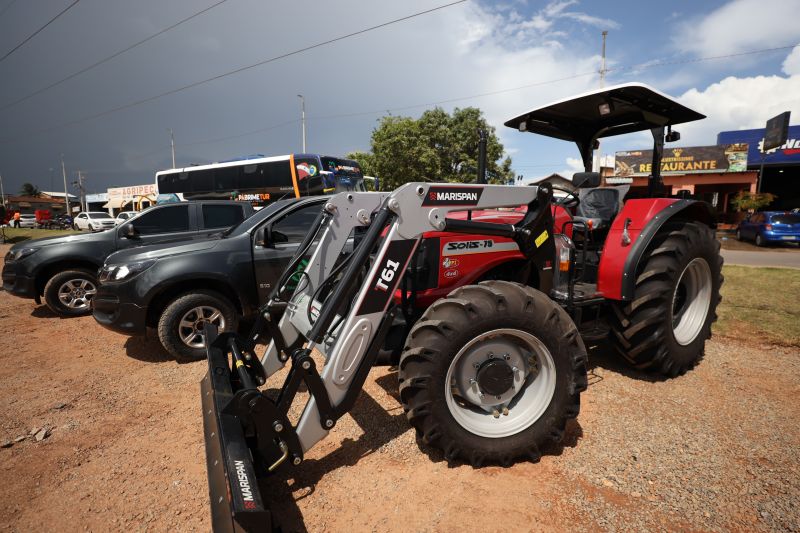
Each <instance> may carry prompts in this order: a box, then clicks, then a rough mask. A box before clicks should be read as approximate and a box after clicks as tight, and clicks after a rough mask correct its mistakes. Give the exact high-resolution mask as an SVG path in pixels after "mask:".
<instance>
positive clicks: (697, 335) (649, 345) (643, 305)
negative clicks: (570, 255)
mask: <svg viewBox="0 0 800 533" xmlns="http://www.w3.org/2000/svg"><path fill="white" fill-rule="evenodd" d="M719 249H720V245H719V242H718V241H717V239H716V237H715V235H714V230H713V229H711V228H710V227H708V226H706V225H705V224H701V223H696V222H671V223H667V224H666V225H665V227H664V228H662V229H661V230H660V231H659V232H658V233H657V234H656V235H655V237H654V238H653V241H652V242H651V243H650V245H649V247H648V249H647V250H646V251H645V253H644V255H643V256H642V258H641V260H640V261H639V269H638V271H637V273H636V286H635V288H634V294H633V299H632V300H631V301H629V302H614V303H613V304H612V309H613V313H612V316H611V320H610V322H611V330H612V335H611V339H612V343H613V345H614V347H615V348H616V350H617V351H618V352H619V353H620V355H622V356H623V357H624V358H625V359H626V360H627V361H628V362H629V363H630V364H632V365H633V366H634V367H635V368H638V369H641V370H648V371H652V372H657V373H660V374H662V375H664V376H667V377H675V376H678V375H680V374H683V373H685V372H686V371H687V370H689V369H691V368H693V367H694V366H695V365H696V364H697V363H698V362H699V361H700V359H702V357H703V354H704V351H705V342H706V340H707V339H709V338H710V337H711V324H713V323H714V322H715V321H716V320H717V312H716V311H717V305H718V304H719V302H720V301H721V300H722V297H721V296H720V287H721V286H722V282H723V280H724V278H723V276H722V256H721V255H720V253H719Z"/></svg>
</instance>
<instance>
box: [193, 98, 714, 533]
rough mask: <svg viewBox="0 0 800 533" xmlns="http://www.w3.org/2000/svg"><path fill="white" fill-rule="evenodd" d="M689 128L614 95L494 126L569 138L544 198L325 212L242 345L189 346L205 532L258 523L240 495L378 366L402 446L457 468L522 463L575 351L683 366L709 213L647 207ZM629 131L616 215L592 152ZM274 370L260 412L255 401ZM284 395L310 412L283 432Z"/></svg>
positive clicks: (351, 200) (303, 445)
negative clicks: (560, 177) (203, 470)
mask: <svg viewBox="0 0 800 533" xmlns="http://www.w3.org/2000/svg"><path fill="white" fill-rule="evenodd" d="M701 118H703V116H702V115H700V114H699V113H697V112H695V111H692V110H690V109H688V108H686V107H684V106H682V105H681V104H679V103H678V102H676V101H674V100H672V99H670V98H669V97H667V96H665V95H663V94H661V93H658V92H656V91H654V90H652V89H650V88H648V87H646V86H643V85H638V84H629V85H622V86H617V87H611V88H608V89H603V90H601V91H597V92H593V93H590V94H586V95H582V96H579V97H577V98H572V99H569V100H565V101H562V102H557V103H555V104H552V105H549V106H546V107H543V108H540V109H535V110H533V111H530V112H528V113H525V114H523V115H521V116H519V117H517V118H515V119H512V120H510V121H508V122H507V123H506V125H508V126H510V127H514V128H516V129H519V130H520V131H530V132H533V133H539V134H543V135H548V136H551V137H556V138H559V139H564V140H570V141H574V142H575V143H577V145H578V148H579V149H580V152H581V155H582V159H583V161H584V165H585V168H586V171H585V172H581V173H578V174H576V175H575V176H574V178H573V183H574V185H576V186H577V187H578V189H577V191H578V192H573V191H566V193H567V196H565V197H563V198H561V199H559V200H556V201H554V200H553V189H552V187H550V186H549V185H547V184H543V185H540V186H538V187H524V186H521V187H520V186H517V187H514V186H501V185H484V184H469V185H467V184H437V183H407V184H405V185H403V186H402V187H400V188H398V189H396V190H395V191H392V192H375V193H367V192H352V193H340V194H337V195H335V196H332V197H330V199H328V200H327V201H326V204H325V207H324V209H323V210H322V212H321V213H320V214H319V216H318V217H317V219H316V221H315V222H314V223H313V224H312V227H311V230H310V231H309V233H308V234H307V235H306V237H305V239H304V241H303V243H302V244H301V245H300V246H299V248H298V250H297V252H296V254H295V256H294V258H293V259H292V261H291V262H290V265H289V267H288V268H287V269H286V270H285V271H284V273H283V275H282V276H281V279H280V281H279V282H278V283H277V284H276V285H275V287H274V289H273V292H272V294H271V296H270V299H269V301H268V302H267V304H265V305H264V306H263V308H262V309H261V313H260V318H259V321H258V323H257V324H256V326H255V329H254V331H253V333H251V334H250V335H249V336H247V337H240V336H238V335H236V334H233V333H222V334H220V335H217V332H216V328H214V327H213V326H209V327H208V329H207V331H206V334H207V335H208V339H207V351H208V364H209V372H208V374H207V375H206V377H205V378H204V379H203V381H202V383H201V394H202V401H203V422H204V433H205V439H206V457H207V466H208V477H209V487H210V495H211V498H210V499H211V512H212V523H213V527H214V529H215V530H219V531H240V530H247V531H251V530H252V531H256V530H267V529H269V528H270V526H271V521H270V520H271V517H270V513H269V510H268V508H267V506H266V505H265V502H264V500H263V499H262V496H261V492H260V487H259V485H258V483H257V480H258V479H259V478H261V477H264V476H268V475H270V473H272V472H274V471H276V470H277V469H279V468H291V467H299V466H300V465H302V463H303V461H304V457H305V455H304V454H305V453H306V452H307V451H308V450H309V449H310V448H312V447H313V446H314V445H315V444H316V443H318V442H319V441H320V440H322V439H323V438H324V437H325V436H326V435H327V434H328V432H329V431H330V430H331V429H332V428H333V427H334V426H335V425H336V422H337V420H338V419H339V418H341V417H342V416H344V415H345V414H346V413H347V412H348V411H349V410H350V409H351V408H352V407H353V405H354V404H355V401H356V398H357V397H358V394H359V393H360V391H361V388H362V386H363V384H364V381H365V380H366V378H367V375H368V373H369V371H370V369H371V368H372V367H373V366H374V365H375V364H376V363H377V362H380V361H381V359H382V358H383V359H384V362H390V361H394V362H398V363H399V365H398V366H399V370H398V381H399V391H400V398H401V401H402V403H403V408H404V409H405V411H406V416H407V418H408V420H409V422H410V424H411V425H412V426H413V427H414V428H415V429H416V431H417V435H418V437H419V438H420V440H422V441H423V442H425V443H427V444H429V445H431V446H434V447H438V448H440V449H442V450H443V452H444V456H445V457H446V458H447V459H448V460H458V459H460V460H464V461H468V462H469V463H471V464H472V465H474V466H476V467H477V466H480V465H482V464H485V463H500V464H502V465H510V464H512V463H513V462H515V461H517V460H520V459H528V460H532V461H536V460H538V459H539V457H540V455H541V453H542V450H545V449H546V448H547V446H548V445H550V444H553V443H555V444H558V443H560V442H561V440H562V439H563V436H564V431H565V427H566V423H567V421H568V420H570V419H574V418H576V417H577V416H578V413H579V409H580V394H581V392H582V391H584V390H585V389H586V386H587V381H586V361H587V354H586V348H585V344H584V340H586V341H592V342H594V341H598V340H601V339H605V338H607V337H610V338H611V340H612V342H613V344H614V345H615V346H616V348H617V349H618V351H619V352H620V353H621V354H622V355H623V356H624V357H625V358H626V359H627V360H628V361H630V362H631V363H632V364H634V365H635V366H636V367H638V368H642V369H650V370H654V371H657V372H661V373H662V374H665V375H668V376H674V375H677V374H679V373H681V372H684V371H686V370H687V369H689V368H690V367H692V366H693V365H694V364H695V363H696V362H697V361H698V360H699V359H700V357H701V356H702V354H703V349H704V345H705V341H706V339H707V338H708V337H709V336H710V327H711V323H712V322H713V321H714V319H715V318H716V314H715V311H716V307H717V304H718V303H719V301H720V296H719V288H720V284H721V283H722V275H721V267H722V259H721V258H720V256H719V245H718V243H717V241H716V239H715V236H714V229H713V228H714V221H713V216H712V213H711V211H710V208H709V207H708V206H707V205H706V204H704V203H702V202H696V201H692V200H688V199H679V198H668V197H666V196H664V194H663V190H662V189H663V184H662V182H661V177H660V163H661V154H662V151H663V146H664V142H665V141H670V140H676V139H677V138H678V134H677V132H674V131H672V126H673V125H675V124H680V123H683V122H688V121H692V120H698V119H701ZM641 130H650V131H651V132H652V134H653V138H654V140H655V146H654V148H655V149H654V156H653V166H652V168H653V176H651V178H650V181H649V187H648V197H647V198H640V199H630V200H627V201H624V196H625V195H624V192H625V191H624V190H623V189H620V188H613V187H606V188H603V187H598V185H599V182H600V176H599V175H598V174H596V173H593V172H591V162H592V152H593V150H594V148H595V145H596V142H597V140H598V139H599V138H601V137H608V136H611V135H617V134H623V133H630V132H635V131H641ZM502 209H506V210H505V211H504V210H502ZM353 243H354V245H353ZM301 265H304V266H301ZM298 272H300V274H298ZM298 277H299V279H298ZM259 336H261V337H264V338H267V339H268V341H269V346H268V348H267V350H266V353H265V354H264V355H263V356H262V357H261V358H259V357H258V356H257V355H256V354H255V341H256V340H257V338H258V337H259ZM320 356H322V357H324V363H323V364H322V365H321V366H320V368H319V370H318V369H317V365H318V364H319V360H320ZM287 364H289V365H291V366H290V369H289V371H288V373H287V374H286V377H285V379H284V382H283V384H282V386H281V387H280V392H279V394H278V395H277V397H275V396H274V395H269V394H266V393H265V391H264V390H263V388H262V387H263V386H264V385H265V383H266V381H267V379H268V378H269V377H270V376H273V375H275V374H276V373H277V372H278V371H280V370H281V369H282V368H283V367H284V366H285V365H287ZM301 385H302V386H304V387H305V389H306V390H307V391H308V393H309V395H310V399H309V400H308V401H307V402H306V404H305V407H304V409H303V413H302V415H301V416H300V418H299V420H298V421H297V422H296V423H294V422H293V421H291V420H290V419H289V416H288V414H289V412H290V409H291V407H292V404H293V403H294V401H295V399H296V394H297V392H298V391H299V390H300V387H301Z"/></svg>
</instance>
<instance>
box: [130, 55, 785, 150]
mask: <svg viewBox="0 0 800 533" xmlns="http://www.w3.org/2000/svg"><path fill="white" fill-rule="evenodd" d="M797 46H800V43H797V44H792V45H786V46H778V47H774V48H762V49H759V50H748V51H745V52H739V53H734V54H725V55H719V56H706V57H698V58H691V59H681V60H674V61H658V62H651V63H639V64H636V65H630V66H618V67H613V68H608V69H606V71H607V72H612V71H632V70H647V69H651V68H658V67H664V66H670V65H679V64H685V63H699V62H702V61H713V60H719V59H728V58H731V57H739V56H746V55H754V54H761V53H766V52H774V51H777V50H788V49H791V48H795V47H797ZM595 74H596V72H583V73H580V74H573V75H571V76H564V77H562V78H555V79H551V80H545V81H540V82H535V83H530V84H526V85H520V86H517V87H511V88H507V89H499V90H496V91H489V92H484V93H478V94H473V95H470V96H461V97H458V98H449V99H446V100H438V101H434V102H427V103H422V104H413V105H408V106H402V107H394V108H388V109H387V108H384V109H379V110H372V111H358V112H353V113H339V114H335V115H324V116H319V117H314V116H312V117H308V120H330V119H341V118H350V117H357V116H365V115H375V114H381V113H387V112H392V111H405V110H408V109H415V108H420V107H430V106H435V105H441V104H447V103H453V102H459V101H463V100H472V99H475V98H482V97H486V96H494V95H497V94H503V93H508V92H513V91H519V90H522V89H529V88H531V87H538V86H542V85H548V84H552V83H558V82H561V81H568V80H572V79H576V78H581V77H585V76H593V75H595ZM295 122H298V120H290V121H287V122H282V123H280V124H275V125H272V126H268V127H266V128H260V129H257V130H253V131H249V132H246V133H239V134H235V135H228V136H225V137H219V138H216V139H207V140H203V141H195V142H192V143H187V144H184V145H182V146H193V145H199V144H211V143H216V142H222V141H227V140H231V139H236V138H239V137H246V136H248V135H255V134H256V133H262V132H265V131H268V130H272V129H276V128H279V127H282V126H286V125H289V124H293V123H295ZM166 149H168V148H167V147H164V148H158V149H156V150H153V151H151V152H147V153H145V154H140V155H137V156H135V157H133V158H129V159H132V160H137V159H142V158H145V157H147V156H150V155H153V154H156V153H159V152H162V151H164V150H166ZM559 164H560V163H559ZM542 166H545V165H542ZM547 166H549V165H547Z"/></svg>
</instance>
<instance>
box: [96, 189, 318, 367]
mask: <svg viewBox="0 0 800 533" xmlns="http://www.w3.org/2000/svg"><path fill="white" fill-rule="evenodd" d="M325 201H326V198H324V197H310V198H303V199H299V200H294V199H293V200H281V201H278V202H275V203H272V204H270V205H269V206H267V207H265V208H263V209H261V210H260V211H258V213H256V214H255V215H253V216H252V217H250V218H248V219H246V220H245V221H244V222H242V223H241V224H239V225H238V226H235V227H233V228H231V229H230V230H228V231H227V232H224V233H223V234H221V235H216V236H214V237H211V238H206V239H194V240H191V241H184V242H182V243H171V244H157V245H153V246H146V247H140V248H137V249H129V250H121V251H119V252H116V253H114V254H111V255H110V256H108V258H107V259H106V261H105V264H104V265H103V268H102V269H101V270H100V275H99V279H100V285H99V287H98V289H97V294H96V295H95V297H94V300H93V301H92V311H93V315H94V318H95V320H97V322H99V323H100V324H102V325H103V326H105V327H107V328H108V329H111V330H113V331H116V332H119V333H124V334H126V335H131V336H133V335H145V334H146V333H147V328H157V330H158V338H159V340H160V341H161V343H162V344H163V346H164V348H165V349H166V350H167V351H168V352H169V353H171V354H172V355H173V356H174V357H175V358H176V359H178V360H184V361H185V360H195V359H201V358H203V357H205V339H204V336H203V328H204V327H205V325H206V324H209V323H211V324H214V325H216V326H217V327H218V328H220V329H221V330H227V331H235V330H236V329H237V327H238V324H239V321H240V317H245V318H251V317H253V316H254V315H255V313H256V311H257V309H258V307H259V305H261V304H262V303H264V302H265V301H266V300H267V298H268V297H269V294H270V292H271V291H272V287H273V284H274V283H275V282H276V281H277V280H278V278H279V277H280V275H281V274H282V272H283V270H284V268H285V267H286V265H287V264H288V263H289V261H290V260H291V258H292V255H293V254H294V253H295V251H296V249H297V247H298V246H299V244H300V242H301V241H302V239H303V237H304V236H305V235H306V233H307V231H308V228H309V227H310V226H311V224H312V223H313V221H314V219H315V218H316V216H317V214H318V213H319V211H320V209H321V207H322V205H323V203H324V202H325ZM143 216H144V215H143ZM136 220H138V219H134V222H135V221H136Z"/></svg>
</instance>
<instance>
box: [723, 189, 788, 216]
mask: <svg viewBox="0 0 800 533" xmlns="http://www.w3.org/2000/svg"><path fill="white" fill-rule="evenodd" d="M775 198H777V196H775V195H774V194H771V193H768V192H750V191H739V193H738V194H737V195H736V196H734V197H733V199H732V200H731V203H732V204H733V206H734V207H735V208H736V209H737V210H738V211H758V210H759V209H761V208H763V207H767V206H768V205H769V204H771V203H772V201H773V200H774V199H775Z"/></svg>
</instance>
